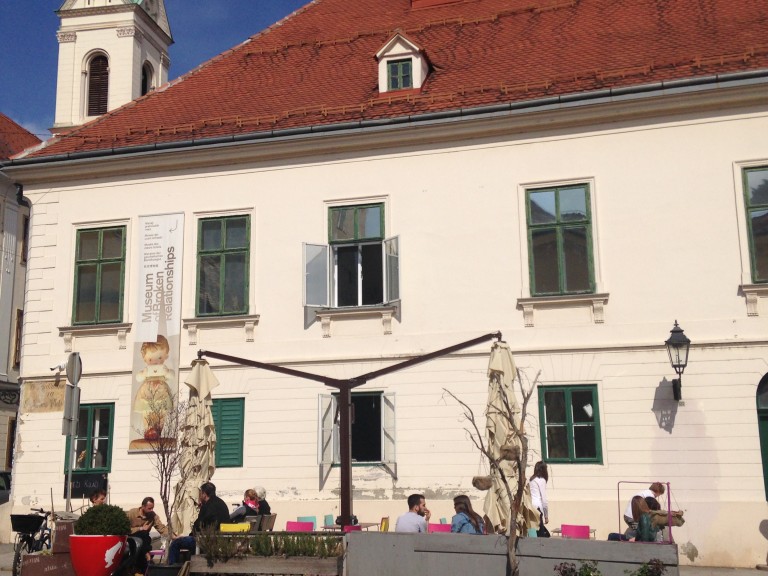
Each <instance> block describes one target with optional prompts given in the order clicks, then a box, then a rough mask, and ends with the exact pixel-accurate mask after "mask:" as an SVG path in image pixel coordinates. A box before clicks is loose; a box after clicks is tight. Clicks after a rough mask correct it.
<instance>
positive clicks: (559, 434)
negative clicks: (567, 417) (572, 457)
mask: <svg viewBox="0 0 768 576" xmlns="http://www.w3.org/2000/svg"><path fill="white" fill-rule="evenodd" d="M547 457H548V458H568V431H567V430H566V427H565V426H547Z"/></svg>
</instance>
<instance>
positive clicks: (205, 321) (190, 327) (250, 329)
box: [181, 314, 261, 346]
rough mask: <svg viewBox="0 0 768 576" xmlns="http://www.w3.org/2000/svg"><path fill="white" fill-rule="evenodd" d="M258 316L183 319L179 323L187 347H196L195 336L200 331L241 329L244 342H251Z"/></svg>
mask: <svg viewBox="0 0 768 576" xmlns="http://www.w3.org/2000/svg"><path fill="white" fill-rule="evenodd" d="M260 317H261V315H260V314H252V315H249V316H211V317H204V318H184V319H182V321H181V323H182V326H183V327H184V328H185V329H186V331H187V335H188V336H189V345H190V346H197V336H198V332H199V331H200V330H213V329H216V328H242V329H243V333H244V335H245V341H246V342H253V338H254V332H255V331H256V326H257V325H258V324H259V318H260Z"/></svg>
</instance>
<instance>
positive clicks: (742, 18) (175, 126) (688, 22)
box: [32, 0, 768, 157]
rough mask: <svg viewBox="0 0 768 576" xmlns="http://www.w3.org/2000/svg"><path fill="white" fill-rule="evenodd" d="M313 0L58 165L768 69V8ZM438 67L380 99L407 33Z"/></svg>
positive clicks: (68, 144) (75, 141)
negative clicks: (396, 46)
mask: <svg viewBox="0 0 768 576" xmlns="http://www.w3.org/2000/svg"><path fill="white" fill-rule="evenodd" d="M430 4H431V2H423V3H422V4H421V6H426V7H421V8H420V7H416V8H412V7H411V0H314V1H313V2H311V3H310V4H308V5H306V6H305V7H304V8H302V9H300V10H298V11H297V12H295V13H294V14H292V15H291V16H289V17H288V18H286V19H284V20H283V21H281V22H279V23H277V24H276V25H274V26H272V27H270V28H268V29H267V30H265V31H263V32H262V33H259V34H256V35H255V36H253V37H251V38H250V39H249V40H248V41H247V42H245V43H243V44H241V45H239V46H237V47H235V48H234V49H232V50H230V51H228V52H225V53H223V54H221V55H219V56H218V57H216V58H214V59H212V60H211V61H209V62H207V63H206V64H204V65H202V66H200V67H198V68H197V69H195V70H193V71H192V72H190V73H188V74H186V75H185V76H182V77H181V78H180V79H178V80H176V81H174V82H172V83H171V84H170V85H168V86H166V87H163V88H161V89H159V90H157V91H155V92H153V93H150V94H149V95H147V96H145V97H143V98H140V99H138V100H136V101H134V102H131V103H129V104H127V105H125V106H123V107H122V108H119V109H117V110H115V111H113V112H110V113H109V114H107V115H105V116H103V117H101V118H99V119H98V120H95V121H94V122H91V123H89V124H87V125H85V126H83V127H81V128H79V129H76V130H74V131H72V132H71V133H69V134H67V135H66V136H65V137H61V138H59V139H56V140H52V141H51V142H50V143H49V144H48V146H47V147H46V148H45V149H44V150H41V151H39V152H36V153H35V154H33V155H32V157H35V156H45V155H54V154H69V153H76V152H93V151H98V150H109V149H119V148H124V147H133V146H142V145H152V144H157V143H172V142H183V141H190V140H200V139H206V138H215V137H225V136H231V135H238V134H249V133H254V132H263V131H270V130H280V129H289V128H302V127H307V126H321V125H327V124H337V123H345V122H352V121H361V120H373V119H386V118H398V117H407V116H410V115H418V114H424V113H429V112H443V111H450V110H458V109H467V108H473V107H480V106H487V105H493V104H502V103H509V102H519V101H525V100H533V99H538V98H544V97H550V96H562V95H566V94H572V93H583V92H589V91H597V90H603V89H608V88H620V87H629V86H638V85H648V84H653V83H658V82H661V81H670V80H675V79H692V78H698V77H706V76H713V75H717V74H728V73H735V72H746V71H754V70H768V2H766V1H765V0H706V1H705V2H700V1H694V0H664V1H663V2H662V1H659V0H463V1H459V2H456V3H444V4H441V5H436V6H430ZM397 30H399V31H402V32H403V33H405V34H406V35H407V37H408V38H409V39H410V40H412V41H414V42H415V43H417V44H418V45H420V46H422V47H423V48H424V50H425V53H426V56H427V57H428V59H429V61H430V63H431V65H432V70H431V72H430V75H429V77H428V78H427V81H426V83H425V85H424V86H423V88H422V90H421V91H420V92H414V91H405V92H403V93H398V92H391V93H386V94H379V93H378V87H377V81H378V70H377V62H376V59H375V58H374V55H375V54H376V52H377V51H378V50H379V49H380V48H381V47H382V46H383V45H384V43H385V42H386V41H387V40H389V39H390V38H391V36H392V35H393V33H394V32H395V31H397Z"/></svg>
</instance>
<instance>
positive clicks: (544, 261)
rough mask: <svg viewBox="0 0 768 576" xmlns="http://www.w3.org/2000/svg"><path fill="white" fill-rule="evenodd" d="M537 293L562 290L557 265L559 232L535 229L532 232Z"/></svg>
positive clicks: (534, 289) (535, 291) (534, 276)
mask: <svg viewBox="0 0 768 576" xmlns="http://www.w3.org/2000/svg"><path fill="white" fill-rule="evenodd" d="M531 243H532V250H531V251H532V253H533V279H534V287H533V292H534V293H535V294H546V293H551V292H559V291H560V279H559V275H558V265H557V232H556V231H555V230H534V231H533V232H532V233H531Z"/></svg>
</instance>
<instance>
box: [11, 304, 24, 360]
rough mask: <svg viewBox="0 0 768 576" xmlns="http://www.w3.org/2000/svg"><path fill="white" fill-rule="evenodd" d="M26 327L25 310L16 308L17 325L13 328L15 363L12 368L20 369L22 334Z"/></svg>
mask: <svg viewBox="0 0 768 576" xmlns="http://www.w3.org/2000/svg"><path fill="white" fill-rule="evenodd" d="M23 328H24V310H22V309H21V308H17V309H16V325H15V326H14V329H13V364H12V368H14V369H15V370H18V369H19V367H20V366H21V335H22V331H23Z"/></svg>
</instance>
